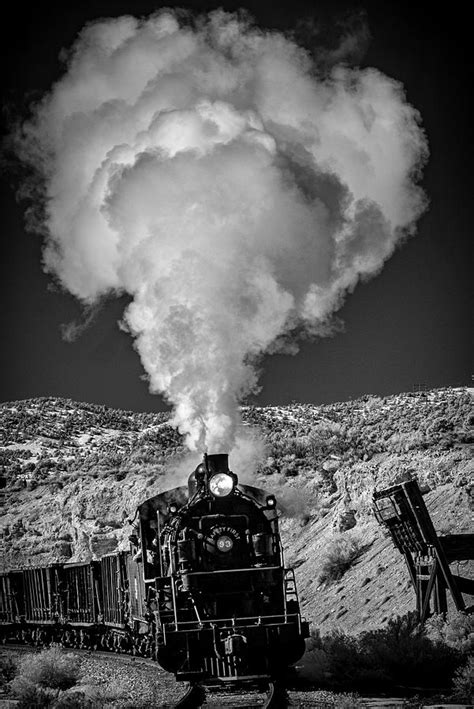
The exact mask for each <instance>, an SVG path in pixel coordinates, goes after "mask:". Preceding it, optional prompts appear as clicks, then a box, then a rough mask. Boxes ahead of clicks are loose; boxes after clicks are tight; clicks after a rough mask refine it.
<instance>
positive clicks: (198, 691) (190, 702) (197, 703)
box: [174, 684, 206, 709]
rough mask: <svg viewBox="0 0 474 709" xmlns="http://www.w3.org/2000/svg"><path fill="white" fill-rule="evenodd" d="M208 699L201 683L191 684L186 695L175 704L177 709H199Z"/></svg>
mask: <svg viewBox="0 0 474 709" xmlns="http://www.w3.org/2000/svg"><path fill="white" fill-rule="evenodd" d="M205 700H206V690H205V689H204V688H203V687H201V685H200V684H190V685H189V687H188V691H187V692H186V694H185V695H184V697H183V698H182V699H181V700H180V701H179V702H178V703H177V704H175V705H174V706H175V709H198V707H201V706H202V705H203V704H204V702H205Z"/></svg>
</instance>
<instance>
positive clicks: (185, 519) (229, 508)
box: [0, 454, 308, 705]
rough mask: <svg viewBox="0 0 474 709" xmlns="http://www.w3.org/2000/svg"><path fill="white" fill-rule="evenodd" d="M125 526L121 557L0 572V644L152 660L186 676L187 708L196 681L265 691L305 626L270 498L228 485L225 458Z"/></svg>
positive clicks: (289, 659)
mask: <svg viewBox="0 0 474 709" xmlns="http://www.w3.org/2000/svg"><path fill="white" fill-rule="evenodd" d="M133 521H134V522H135V524H134V527H133V533H132V534H131V536H130V538H129V539H130V551H128V552H118V553H114V554H109V555H107V556H104V557H102V558H101V559H100V560H98V561H91V562H90V563H69V564H53V565H50V566H47V567H36V568H25V569H22V570H11V571H9V572H7V573H3V574H1V575H0V627H1V631H2V635H3V639H4V640H5V639H9V638H16V639H21V640H23V641H25V642H30V643H34V644H37V645H45V644H48V643H50V642H53V641H56V642H60V643H61V644H63V645H65V646H66V647H89V648H97V647H102V648H108V649H110V650H115V651H117V652H131V653H134V654H139V655H144V656H148V657H152V658H154V659H156V660H157V661H158V662H159V664H160V665H161V666H162V667H163V668H164V669H165V670H167V671H169V672H172V673H174V674H175V676H176V679H177V680H179V681H187V682H188V683H189V688H190V689H189V692H188V695H189V696H188V700H187V705H191V704H192V703H191V695H192V694H193V693H194V694H195V695H196V689H197V688H199V687H208V688H212V687H214V688H215V687H220V686H228V687H236V686H239V687H240V686H263V685H265V684H267V685H268V686H270V687H271V686H272V682H274V680H275V678H277V677H281V676H282V674H284V672H285V671H286V669H287V668H288V667H289V666H290V665H291V664H293V663H294V662H296V661H297V660H298V659H299V658H300V657H301V655H302V654H303V652H304V638H305V637H307V636H308V624H307V623H306V622H304V621H303V620H302V618H301V614H300V609H299V603H298V596H297V591H296V585H295V579H294V573H293V571H292V570H291V569H285V568H284V565H283V554H282V547H281V540H280V535H279V530H278V516H277V510H276V500H275V497H274V496H273V495H267V494H266V493H265V492H264V491H263V490H262V489H260V488H256V487H252V486H249V485H241V484H239V483H238V479H237V476H236V475H235V474H234V473H233V472H231V471H230V470H229V466H228V456H227V455H226V454H222V455H206V456H204V460H203V462H202V463H201V464H200V465H198V467H197V468H196V470H195V471H194V472H193V473H192V474H191V476H190V477H189V480H188V486H187V489H186V487H177V488H174V489H172V490H168V491H166V492H164V493H162V494H160V495H156V496H155V497H152V498H150V499H148V500H146V501H145V502H143V503H142V504H141V505H139V507H138V509H137V512H136V515H135V518H134V520H133ZM195 700H196V704H197V705H199V702H198V701H197V699H196V697H195ZM196 704H195V705H196Z"/></svg>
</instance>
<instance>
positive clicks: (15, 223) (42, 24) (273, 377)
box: [0, 0, 473, 411]
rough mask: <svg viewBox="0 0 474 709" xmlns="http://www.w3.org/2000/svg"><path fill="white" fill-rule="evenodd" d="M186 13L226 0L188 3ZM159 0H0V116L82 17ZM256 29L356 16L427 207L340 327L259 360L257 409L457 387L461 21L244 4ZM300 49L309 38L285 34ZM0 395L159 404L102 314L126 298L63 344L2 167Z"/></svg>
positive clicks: (464, 192) (461, 335)
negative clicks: (406, 114) (419, 153)
mask: <svg viewBox="0 0 474 709" xmlns="http://www.w3.org/2000/svg"><path fill="white" fill-rule="evenodd" d="M166 6H171V7H174V6H185V7H190V8H193V9H196V10H199V11H203V10H210V9H214V8H217V7H224V8H225V9H226V10H235V9H237V8H238V7H241V6H242V5H241V4H240V3H232V2H224V3H221V2H208V3H202V2H199V3H198V2H194V3H191V2H187V3H179V4H176V5H175V4H174V3H172V2H170V3H167V4H166ZM159 7H161V5H160V4H159V3H150V2H144V1H141V0H137V1H135V2H133V3H131V2H128V3H126V2H122V1H120V2H112V1H110V0H109V1H108V2H107V1H105V0H96V1H94V2H88V1H85V0H84V1H83V2H74V3H70V4H65V3H64V4H59V3H53V2H48V1H46V2H44V3H41V6H37V7H36V8H35V9H33V10H28V12H25V9H24V7H23V6H20V5H18V7H17V8H14V7H12V6H10V8H9V10H8V11H7V16H6V17H4V21H5V20H6V22H5V24H4V27H6V28H7V29H8V32H7V35H8V36H7V38H6V39H5V38H4V41H3V43H2V53H3V54H4V56H3V57H2V64H1V65H2V93H3V96H4V101H3V125H4V130H7V125H8V118H9V116H10V115H11V114H12V111H16V112H18V111H20V112H21V111H23V112H25V111H26V106H27V105H28V103H29V101H30V100H31V99H32V98H38V97H39V96H41V94H42V93H44V91H46V90H48V89H49V88H50V86H51V84H52V82H53V81H55V80H56V79H57V78H58V77H59V76H60V74H61V71H62V65H61V63H60V61H59V59H58V56H59V53H60V51H61V48H62V47H67V46H69V45H70V44H71V43H72V42H73V40H74V38H75V37H76V35H77V33H78V32H79V31H80V30H81V28H82V27H83V25H84V24H85V23H86V22H88V21H90V20H93V19H96V18H97V17H101V16H102V17H109V16H120V15H122V14H127V13H132V14H135V15H146V14H148V13H149V12H151V11H153V10H154V9H157V8H159ZM244 7H245V8H246V9H248V10H249V11H250V12H251V13H252V14H253V15H254V17H255V18H256V21H257V24H258V25H259V26H261V27H268V28H274V29H277V30H279V31H291V30H292V29H294V28H296V27H300V28H301V27H308V26H310V24H311V21H314V20H318V21H319V22H324V23H325V26H327V27H328V32H330V31H331V28H333V27H334V26H335V25H336V22H337V21H338V19H339V20H340V18H342V17H344V16H346V15H347V13H348V12H353V13H354V12H355V13H360V12H361V11H363V12H364V13H365V15H366V20H367V23H368V27H369V31H370V36H371V39H370V41H369V42H368V46H367V49H366V52H365V54H364V56H363V57H361V60H360V63H361V66H363V67H364V66H374V67H376V68H377V69H379V70H380V71H382V72H383V73H385V74H387V75H388V76H390V77H393V78H395V79H397V80H398V81H401V82H402V83H403V85H404V87H405V90H406V94H407V99H408V101H409V102H410V103H411V104H412V105H413V106H415V107H416V108H417V109H418V110H419V111H420V113H421V116H422V119H423V126H424V129H425V131H426V134H427V137H428V142H429V147H430V159H429V162H428V164H427V166H426V168H425V171H424V178H423V181H422V186H423V188H424V189H425V191H426V193H427V195H428V198H429V200H430V206H429V209H428V210H427V212H426V213H425V215H424V216H423V217H422V218H421V219H420V222H419V226H418V233H417V234H416V236H414V237H412V238H410V239H409V240H408V241H407V242H406V243H404V244H403V245H402V246H401V247H400V248H399V249H398V250H397V251H396V252H395V254H394V255H393V256H392V257H391V258H390V259H389V260H388V262H387V263H386V264H385V267H384V269H383V271H382V272H381V273H380V274H379V275H378V276H377V277H375V278H373V279H372V280H370V281H369V282H368V283H364V284H359V285H358V286H357V287H356V289H355V291H354V292H353V293H352V294H350V295H349V296H348V297H347V299H346V302H345V304H344V306H343V307H342V308H341V309H340V311H339V312H338V317H339V318H340V319H341V320H342V321H343V323H344V327H343V328H342V329H340V330H339V331H338V332H337V333H336V334H334V335H333V336H331V337H328V338H324V339H318V340H316V341H306V342H303V343H301V345H300V350H299V353H298V354H296V355H294V356H290V355H285V354H278V355H273V356H267V357H265V358H264V359H263V361H262V362H261V374H260V385H261V391H260V393H259V394H258V395H253V396H252V397H251V399H250V401H251V402H252V403H256V404H260V405H270V404H276V405H283V404H287V403H290V402H292V401H301V402H308V403H314V404H319V403H328V402H331V401H341V400H346V399H350V398H354V397H358V396H362V395H364V394H376V395H387V394H392V393H397V392H400V391H409V390H412V389H413V388H417V387H420V386H422V387H438V386H450V385H453V386H458V385H468V384H470V382H471V373H472V371H473V368H472V364H471V361H472V360H471V353H472V336H471V333H470V331H471V328H470V312H471V307H470V306H471V293H472V291H471V288H470V283H471V277H470V275H471V271H472V258H471V255H472V250H471V239H470V226H471V213H470V205H471V202H472V198H471V179H470V178H471V172H472V169H471V165H470V162H469V157H470V156H469V146H470V145H471V143H472V135H471V131H470V128H471V120H470V118H471V116H470V110H469V108H470V107H469V94H470V91H471V64H472V62H471V57H470V53H469V52H468V46H469V45H468V41H469V37H468V29H467V27H466V26H465V25H464V23H463V19H462V17H461V16H460V14H459V13H456V11H455V8H453V9H452V10H451V12H450V13H449V14H448V13H447V12H446V10H444V11H443V10H442V9H439V10H438V9H436V7H435V6H434V4H430V5H429V4H427V3H426V4H417V6H416V7H413V6H411V7H410V6H406V7H404V5H403V4H401V3H395V2H394V3H391V2H387V3H380V2H378V3H377V2H366V3H360V4H359V3H355V2H331V3H324V2H322V3H318V4H317V9H316V3H312V2H303V1H301V0H300V1H293V2H281V3H278V2H277V3H274V2H273V3H270V2H268V3H267V2H262V1H260V2H248V3H246V4H245V5H244ZM300 37H301V38H302V40H303V41H304V42H306V43H307V46H308V48H310V46H311V42H312V41H313V40H312V38H311V33H310V32H308V31H306V32H305V31H302V30H301V29H300ZM0 178H1V185H0V188H1V207H2V210H1V213H2V231H1V238H2V253H3V257H2V259H1V263H0V269H1V288H2V294H1V295H2V300H1V302H2V307H1V315H0V317H1V321H2V322H1V331H2V334H3V337H2V347H1V355H0V356H1V366H0V400H1V401H11V400H16V399H24V398H29V397H35V396H62V397H67V398H71V399H75V400H78V401H88V402H94V403H103V404H106V405H109V406H114V407H120V408H123V409H131V410H136V411H154V410H163V409H164V408H166V405H165V403H164V402H163V400H162V399H161V397H160V396H156V395H151V394H150V393H149V391H148V385H147V382H146V380H145V378H144V370H143V367H142V365H141V363H140V360H139V357H138V354H137V352H136V351H135V350H134V347H133V342H132V339H131V337H130V336H129V335H128V334H127V333H125V332H123V331H121V330H120V329H119V327H118V325H117V321H118V320H119V319H120V318H121V316H122V313H123V309H124V307H125V305H126V304H127V302H128V301H127V299H126V298H121V299H110V300H109V301H107V302H106V303H105V304H104V305H103V307H102V309H101V311H100V312H99V313H98V315H97V316H96V318H95V319H94V320H93V322H92V323H91V324H90V325H89V327H88V328H86V329H85V331H84V332H83V333H82V335H81V336H80V337H79V338H77V339H76V340H75V341H74V342H66V341H65V340H64V339H63V338H62V331H63V326H64V325H67V324H68V323H71V322H74V321H78V320H80V319H81V308H80V305H79V304H78V302H77V301H76V300H75V299H74V298H73V297H72V296H71V295H70V294H67V293H65V292H63V291H61V290H60V289H59V288H58V286H57V285H55V284H54V283H53V282H52V280H51V277H50V276H48V275H46V274H44V273H43V271H42V267H41V251H42V247H41V237H40V236H39V235H36V234H32V233H31V232H28V231H27V230H26V229H25V222H24V205H23V204H21V203H18V201H17V199H16V196H15V174H14V169H13V168H12V167H11V166H10V165H9V163H8V162H7V161H6V160H3V161H2V171H1V175H0Z"/></svg>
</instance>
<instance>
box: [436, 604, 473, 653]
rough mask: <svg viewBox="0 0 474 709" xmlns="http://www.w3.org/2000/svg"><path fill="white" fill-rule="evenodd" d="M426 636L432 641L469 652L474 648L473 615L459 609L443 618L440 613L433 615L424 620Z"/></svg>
mask: <svg viewBox="0 0 474 709" xmlns="http://www.w3.org/2000/svg"><path fill="white" fill-rule="evenodd" d="M426 631H427V634H428V637H429V638H431V640H433V641H434V642H444V643H446V645H449V646H450V647H453V648H455V649H456V650H459V651H460V652H462V653H465V654H467V653H469V652H472V651H473V650H474V616H472V615H466V613H462V612H461V611H456V612H454V613H450V614H449V615H448V617H447V618H446V619H445V618H444V616H443V615H442V614H440V615H434V616H432V617H431V618H429V619H428V620H427V622H426Z"/></svg>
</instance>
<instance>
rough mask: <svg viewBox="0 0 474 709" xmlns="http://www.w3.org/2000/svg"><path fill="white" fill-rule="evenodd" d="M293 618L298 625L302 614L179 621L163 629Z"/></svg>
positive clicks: (258, 623)
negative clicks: (198, 621)
mask: <svg viewBox="0 0 474 709" xmlns="http://www.w3.org/2000/svg"><path fill="white" fill-rule="evenodd" d="M290 618H293V619H294V621H293V622H296V623H299V621H300V614H299V613H288V614H284V613H279V614H278V615H261V616H242V617H239V618H234V617H230V618H212V619H209V620H206V619H201V622H200V623H197V622H196V621H193V620H183V621H179V622H178V623H177V624H175V623H174V622H170V623H164V624H163V628H169V627H173V628H176V629H178V630H185V629H186V628H192V627H200V628H203V627H209V628H213V627H217V626H218V624H219V623H231V624H232V625H233V626H235V625H236V624H237V625H239V624H241V623H247V624H249V625H267V623H266V622H262V621H274V622H278V623H281V622H289V619H290Z"/></svg>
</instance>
